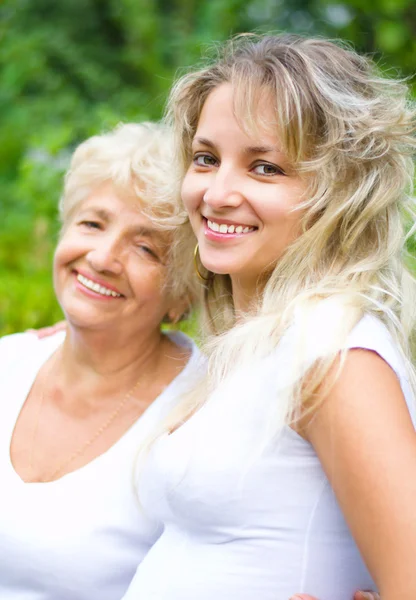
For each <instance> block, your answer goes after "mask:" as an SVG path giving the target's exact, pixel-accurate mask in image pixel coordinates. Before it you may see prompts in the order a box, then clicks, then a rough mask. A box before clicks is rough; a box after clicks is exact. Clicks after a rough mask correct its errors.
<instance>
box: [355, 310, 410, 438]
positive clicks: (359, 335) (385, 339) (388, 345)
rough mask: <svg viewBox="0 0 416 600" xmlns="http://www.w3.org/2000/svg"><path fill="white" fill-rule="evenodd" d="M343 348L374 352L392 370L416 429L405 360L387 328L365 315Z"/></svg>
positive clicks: (374, 318) (375, 319) (377, 320)
mask: <svg viewBox="0 0 416 600" xmlns="http://www.w3.org/2000/svg"><path fill="white" fill-rule="evenodd" d="M345 348H347V349H354V348H363V349H365V350H370V351H372V352H376V353H377V354H378V355H379V356H380V357H381V358H382V359H383V360H384V361H385V362H386V363H387V364H388V365H389V366H390V367H391V368H392V369H393V371H394V372H395V373H396V376H397V378H398V380H399V382H400V386H401V388H402V391H403V394H404V397H405V400H406V404H407V407H408V409H409V412H410V415H411V418H412V421H413V424H414V425H415V427H416V402H415V397H414V392H413V390H412V386H411V383H410V377H409V370H408V367H407V366H406V359H405V358H404V356H402V354H401V351H400V349H399V347H398V345H397V343H396V342H395V341H394V340H393V338H392V336H391V335H390V332H389V331H388V329H387V327H386V326H385V325H384V324H383V323H382V322H381V321H380V320H379V319H377V317H375V316H372V315H365V316H364V317H363V318H362V319H361V320H360V321H359V322H358V323H357V325H356V326H355V327H354V329H353V330H352V331H351V333H350V334H349V336H348V338H347V342H346V345H345Z"/></svg>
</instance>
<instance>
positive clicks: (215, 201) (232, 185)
mask: <svg viewBox="0 0 416 600" xmlns="http://www.w3.org/2000/svg"><path fill="white" fill-rule="evenodd" d="M238 181H239V180H238V176H237V175H236V174H235V173H234V172H233V171H232V170H231V168H229V167H226V166H222V165H221V166H220V167H219V168H218V169H217V170H216V171H215V172H213V173H212V177H211V178H210V180H209V183H208V187H207V189H206V191H205V194H204V197H203V200H204V202H205V203H206V204H208V205H209V206H210V207H211V208H214V209H220V208H228V207H230V208H234V207H237V206H239V205H240V204H241V203H242V201H243V199H244V196H243V193H242V190H241V186H239V184H238Z"/></svg>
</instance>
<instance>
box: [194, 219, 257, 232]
mask: <svg viewBox="0 0 416 600" xmlns="http://www.w3.org/2000/svg"><path fill="white" fill-rule="evenodd" d="M206 222H207V226H208V229H211V231H215V233H237V234H242V233H251V232H252V231H255V230H256V229H257V227H249V226H248V225H227V224H226V223H217V222H216V221H210V220H209V219H206Z"/></svg>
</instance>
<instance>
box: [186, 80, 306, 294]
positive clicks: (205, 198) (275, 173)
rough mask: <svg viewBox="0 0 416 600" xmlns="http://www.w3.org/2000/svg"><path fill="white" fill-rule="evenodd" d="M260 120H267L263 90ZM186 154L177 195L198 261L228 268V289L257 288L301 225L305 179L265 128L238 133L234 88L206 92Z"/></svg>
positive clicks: (216, 268) (225, 270)
mask: <svg viewBox="0 0 416 600" xmlns="http://www.w3.org/2000/svg"><path fill="white" fill-rule="evenodd" d="M262 104H263V105H262V106H259V107H258V110H259V111H261V115H262V120H265V121H266V122H273V120H274V115H273V112H272V109H271V107H270V104H269V103H268V102H267V96H266V97H265V98H264V102H263V103H262ZM192 154H193V160H192V163H191V165H190V166H189V169H188V171H187V173H186V176H185V178H184V181H183V185H182V197H183V201H184V203H185V206H186V209H187V211H188V213H189V217H190V220H191V224H192V227H193V229H194V231H195V234H196V236H197V238H198V243H199V251H200V256H201V261H202V263H203V265H204V266H205V267H206V268H207V269H209V270H210V271H213V272H214V273H221V274H229V275H230V276H231V279H232V282H233V290H235V288H236V287H241V288H242V289H243V290H244V291H245V293H252V292H254V290H255V289H256V286H257V282H258V280H259V277H261V276H262V275H264V274H265V273H267V271H269V270H270V269H271V268H273V266H274V264H275V263H276V261H277V260H278V259H279V257H280V256H281V255H282V254H283V252H284V251H285V249H286V248H287V246H288V244H290V243H291V242H292V241H293V239H294V238H296V236H297V235H299V230H300V219H301V213H300V211H293V208H294V207H296V205H298V204H299V202H300V201H301V200H302V199H303V196H304V193H305V189H306V186H305V183H304V181H302V179H301V178H300V176H299V175H298V174H297V173H295V172H294V171H293V170H292V169H291V167H290V164H289V161H288V159H287V157H286V156H285V155H284V154H283V152H282V151H281V150H280V149H279V139H278V138H277V136H276V134H275V133H274V132H271V131H263V130H261V129H259V131H258V132H257V133H255V134H247V133H246V132H244V131H243V130H242V129H241V127H240V125H239V123H238V121H237V119H236V117H235V115H234V111H233V88H232V86H231V84H226V83H225V84H222V85H221V86H219V87H218V88H216V89H215V90H214V91H213V92H211V94H210V95H209V96H208V98H207V100H206V102H205V104H204V106H203V109H202V112H201V115H200V118H199V122H198V127H197V130H196V133H195V136H194V140H193V145H192Z"/></svg>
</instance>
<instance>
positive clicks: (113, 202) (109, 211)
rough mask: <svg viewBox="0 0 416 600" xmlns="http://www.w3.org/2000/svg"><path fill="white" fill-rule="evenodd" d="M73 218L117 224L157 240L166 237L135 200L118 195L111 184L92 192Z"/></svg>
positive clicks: (124, 195)
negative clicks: (94, 219) (96, 219)
mask: <svg viewBox="0 0 416 600" xmlns="http://www.w3.org/2000/svg"><path fill="white" fill-rule="evenodd" d="M74 217H75V218H83V217H85V218H99V219H100V220H102V221H104V222H106V223H118V224H119V225H120V226H123V227H124V228H126V229H128V230H131V231H133V232H134V231H139V232H141V233H145V234H146V235H149V236H154V237H157V238H163V237H166V234H165V232H164V231H162V230H161V229H160V228H158V227H157V226H156V224H155V223H154V222H153V221H152V220H151V219H150V217H149V216H148V215H146V213H145V211H144V209H143V207H142V206H141V205H140V202H139V201H138V200H137V198H133V197H129V196H128V195H126V194H121V193H119V192H118V191H117V190H116V189H115V188H114V186H113V185H111V184H105V185H102V186H99V187H98V188H96V189H95V190H93V191H92V192H91V193H90V194H89V195H88V196H87V198H86V199H85V200H84V201H82V202H80V203H79V205H78V206H77V207H76V210H75V212H74Z"/></svg>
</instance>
